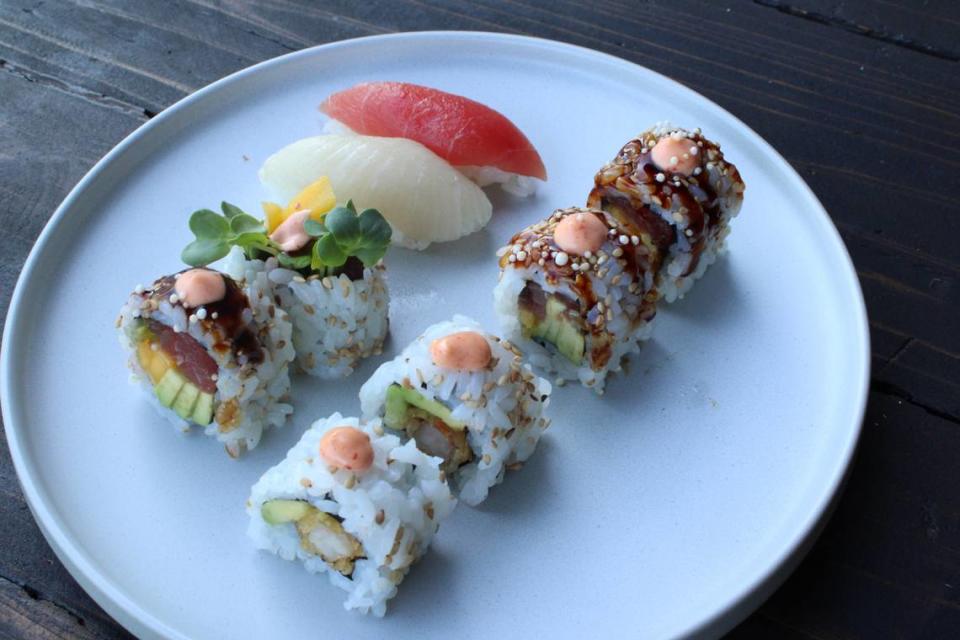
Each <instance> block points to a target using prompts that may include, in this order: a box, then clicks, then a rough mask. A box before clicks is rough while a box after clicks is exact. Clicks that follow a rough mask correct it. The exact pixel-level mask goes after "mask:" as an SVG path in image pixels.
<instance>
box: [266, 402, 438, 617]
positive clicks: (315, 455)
mask: <svg viewBox="0 0 960 640" xmlns="http://www.w3.org/2000/svg"><path fill="white" fill-rule="evenodd" d="M455 504H456V501H455V500H454V498H453V496H452V495H451V493H450V488H449V487H448V486H447V483H446V481H445V480H444V474H443V472H442V471H441V470H440V460H439V459H437V458H434V457H431V456H429V455H427V454H425V453H422V452H420V451H419V450H417V448H416V447H415V446H414V443H413V442H407V443H406V444H401V441H400V438H398V437H397V436H395V435H391V434H388V433H386V432H385V431H384V430H383V427H382V426H381V424H380V421H379V420H373V421H371V422H369V423H367V424H361V423H360V422H359V421H358V420H357V419H356V418H344V417H342V416H341V415H340V414H339V413H335V414H333V415H332V416H330V417H329V418H327V419H324V420H318V421H317V422H315V423H313V426H311V427H310V429H308V430H307V431H306V433H304V434H303V437H302V438H300V441H299V442H298V443H297V444H296V445H295V446H294V447H293V448H292V449H290V451H289V452H288V453H287V456H286V458H285V459H284V460H283V461H282V462H280V463H279V464H278V465H276V466H275V467H273V468H272V469H270V470H268V471H267V472H266V473H264V474H263V477H261V478H260V480H258V481H257V483H256V484H255V485H254V486H253V489H252V491H251V495H250V499H249V500H248V501H247V513H248V514H249V515H250V525H249V527H248V530H247V531H248V534H249V536H250V537H251V538H252V539H253V541H254V543H255V544H256V545H257V547H258V548H260V549H263V550H266V551H269V552H271V553H275V554H277V555H278V556H280V557H281V558H283V559H285V560H299V561H300V562H302V563H303V566H304V567H305V568H306V569H307V570H308V571H310V572H311V573H326V574H327V575H328V576H329V578H330V582H332V583H333V584H334V585H336V586H337V587H340V588H341V589H343V590H344V591H347V592H348V594H349V595H348V596H347V600H346V602H344V607H345V608H346V609H355V610H358V611H359V612H361V613H370V612H372V613H373V614H374V615H377V616H382V615H383V614H384V612H385V611H386V601H387V600H389V599H390V598H392V597H393V596H394V595H395V594H396V593H397V586H398V585H399V584H400V582H401V581H402V580H403V578H404V576H405V575H406V573H407V571H408V570H409V568H410V565H412V564H413V563H414V562H415V561H416V560H417V559H418V558H419V557H420V556H422V555H423V554H424V553H425V552H426V550H427V547H428V546H429V545H430V541H431V540H432V539H433V536H434V534H435V533H436V532H437V529H438V528H439V526H440V522H441V521H442V520H443V519H444V518H446V517H447V516H448V515H449V514H450V512H451V511H453V507H454V505H455Z"/></svg>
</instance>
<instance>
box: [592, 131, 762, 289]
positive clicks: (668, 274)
mask: <svg viewBox="0 0 960 640" xmlns="http://www.w3.org/2000/svg"><path fill="white" fill-rule="evenodd" d="M665 139H673V140H676V141H689V142H690V145H691V153H693V157H694V160H695V161H696V166H695V168H693V170H692V173H691V174H690V175H684V174H683V173H679V172H671V171H669V170H658V169H659V167H658V166H657V165H656V163H655V162H653V160H652V159H651V154H652V150H653V148H654V146H655V145H656V144H657V143H658V142H660V141H661V140H665ZM694 149H695V152H693V150H694ZM674 160H676V158H674ZM595 182H596V186H595V187H594V189H593V191H591V193H590V196H589V198H588V200H587V206H589V207H592V208H598V209H605V210H608V211H612V212H614V213H615V214H616V215H618V216H629V217H637V216H640V217H643V216H647V215H652V217H656V218H659V219H660V220H662V221H663V222H661V224H662V225H664V226H666V227H667V229H668V230H669V234H668V235H669V239H668V240H667V242H666V243H664V244H665V245H666V246H661V247H660V249H661V251H662V252H663V253H664V265H663V268H662V269H661V270H660V272H659V274H658V279H657V289H658V290H659V292H660V295H661V297H663V298H664V299H665V300H666V301H667V302H673V301H675V300H677V299H679V298H682V297H683V296H684V294H685V293H687V292H688V291H689V290H690V289H691V287H693V284H694V282H696V281H697V280H698V279H699V278H700V277H701V276H702V275H703V274H704V273H705V272H706V270H707V268H708V267H709V266H710V265H711V264H713V263H714V262H715V261H716V259H717V256H718V255H720V254H721V253H722V252H723V250H724V247H725V240H726V238H727V236H728V235H729V233H730V226H729V225H730V221H731V220H732V219H733V218H734V217H735V216H736V215H737V214H738V213H739V212H740V207H741V206H742V204H743V193H744V190H745V188H746V186H745V185H744V182H743V179H742V178H741V177H740V173H739V171H737V168H736V166H735V165H733V164H732V163H731V162H729V161H727V160H726V159H725V158H724V155H723V152H722V151H721V150H720V145H719V144H717V143H716V142H713V141H711V140H709V139H707V138H706V137H705V136H704V135H703V133H702V132H701V131H700V129H692V130H691V129H684V128H682V127H677V126H674V125H672V124H670V123H669V122H660V123H657V124H656V125H655V126H654V127H652V128H650V129H648V130H647V131H644V132H643V133H641V134H640V135H639V136H637V137H636V138H635V139H633V140H631V141H630V142H628V143H627V144H626V145H624V146H623V148H622V149H621V150H620V152H619V153H618V154H617V157H616V158H615V159H614V160H612V161H611V162H609V163H607V164H606V165H605V166H604V167H603V168H602V169H600V171H599V172H598V173H597V175H596V180H595ZM648 219H650V218H648Z"/></svg>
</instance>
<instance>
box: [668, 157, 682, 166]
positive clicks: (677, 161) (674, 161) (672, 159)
mask: <svg viewBox="0 0 960 640" xmlns="http://www.w3.org/2000/svg"><path fill="white" fill-rule="evenodd" d="M670 164H672V165H673V164H680V158H678V157H677V156H670Z"/></svg>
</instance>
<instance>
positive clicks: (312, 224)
mask: <svg viewBox="0 0 960 640" xmlns="http://www.w3.org/2000/svg"><path fill="white" fill-rule="evenodd" d="M303 230H304V231H306V232H307V234H308V235H311V236H313V237H314V238H319V237H320V236H322V235H323V234H325V233H326V232H327V227H326V226H324V224H323V223H322V222H317V221H316V220H314V219H313V218H307V219H306V220H304V221H303Z"/></svg>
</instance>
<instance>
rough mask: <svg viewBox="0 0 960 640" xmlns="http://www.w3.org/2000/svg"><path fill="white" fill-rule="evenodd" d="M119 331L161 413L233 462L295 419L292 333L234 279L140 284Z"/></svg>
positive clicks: (214, 276) (263, 300)
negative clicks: (290, 397) (213, 443)
mask: <svg viewBox="0 0 960 640" xmlns="http://www.w3.org/2000/svg"><path fill="white" fill-rule="evenodd" d="M117 326H118V328H119V330H120V342H121V344H122V345H123V346H124V347H125V348H126V349H127V351H128V352H129V360H128V365H129V367H130V369H131V370H132V371H133V378H134V381H135V382H137V383H138V384H140V385H141V386H142V387H143V389H144V391H145V392H146V394H145V395H146V397H147V398H149V399H150V400H151V402H152V404H153V406H154V407H156V408H157V410H158V411H159V413H160V414H161V415H163V416H164V417H165V418H167V419H168V420H169V421H170V422H171V423H172V424H173V425H174V426H175V427H176V428H178V429H180V430H182V431H188V430H189V429H190V427H191V426H192V425H196V426H199V427H202V428H203V430H204V432H205V433H206V434H207V435H210V436H214V437H216V438H217V440H219V441H220V442H222V443H223V445H224V447H225V448H226V450H227V453H229V454H230V455H231V456H232V457H237V456H239V455H240V454H241V453H242V452H243V451H245V450H247V449H253V448H254V447H256V446H257V443H258V442H259V441H260V436H261V434H262V433H263V430H264V429H266V428H267V427H271V426H273V427H279V426H281V425H282V424H283V423H284V422H285V421H286V418H287V416H288V415H289V414H290V413H292V412H293V408H292V407H291V406H290V405H289V404H287V403H286V402H283V400H284V399H285V397H286V395H287V393H288V391H289V389H290V377H289V365H290V362H292V360H293V345H292V343H291V326H290V322H289V321H288V320H287V315H286V314H285V313H284V312H283V311H282V310H280V309H278V308H276V306H275V305H274V303H273V300H272V299H271V298H270V296H269V292H268V291H266V290H260V291H256V292H253V295H248V294H247V293H245V292H244V291H243V289H242V288H241V287H240V285H239V284H237V283H236V282H235V281H234V280H233V279H231V278H229V277H228V276H226V275H224V274H221V273H219V272H217V271H213V270H211V269H190V270H188V271H183V272H180V273H176V274H174V275H170V276H164V277H162V278H160V279H159V280H157V281H156V282H154V283H153V284H152V285H151V286H150V287H149V288H145V287H143V286H142V285H138V286H137V288H136V289H135V290H134V292H133V293H131V294H130V297H129V298H128V300H127V302H126V304H125V305H124V306H123V308H122V309H121V310H120V317H119V318H118V320H117Z"/></svg>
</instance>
